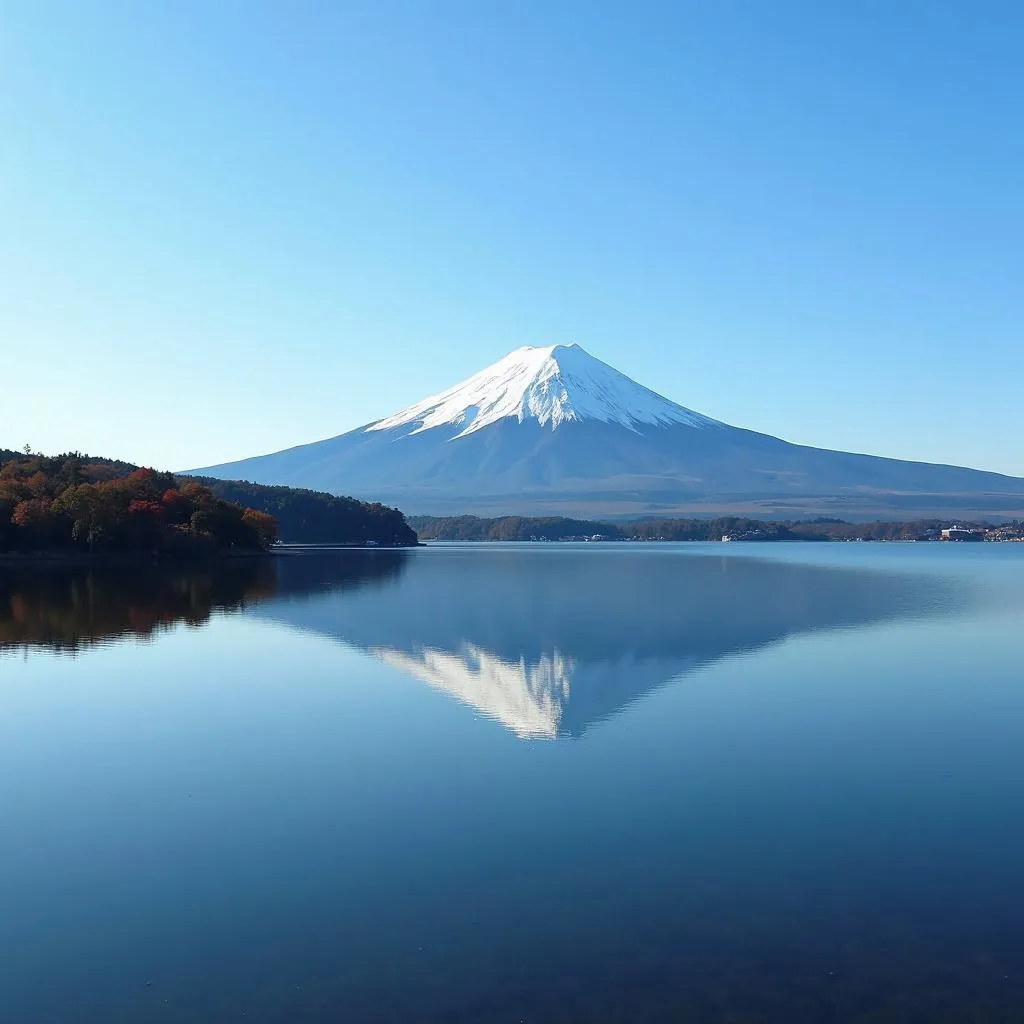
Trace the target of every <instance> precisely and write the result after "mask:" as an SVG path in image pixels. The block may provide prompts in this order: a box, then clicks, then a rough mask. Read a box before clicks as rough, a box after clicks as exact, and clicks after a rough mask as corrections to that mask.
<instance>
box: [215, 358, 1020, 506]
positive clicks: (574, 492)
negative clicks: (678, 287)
mask: <svg viewBox="0 0 1024 1024" xmlns="http://www.w3.org/2000/svg"><path fill="white" fill-rule="evenodd" d="M195 472H198V473H202V474H203V475H206V476H213V477H223V478H226V477H231V478H235V479H238V478H242V479H247V480H253V481H255V482H259V483H275V484H287V485H290V486H298V487H311V488H316V489H320V490H327V491H334V492H344V493H349V494H356V495H358V496H359V497H366V498H374V499H377V500H382V501H388V502H392V503H395V504H399V505H401V506H402V507H403V508H405V509H406V510H407V511H409V512H417V513H431V512H435V513H440V512H447V511H454V510H461V511H488V510H500V511H503V512H534V513H536V512H540V511H545V512H556V511H557V512H560V513H564V514H591V515H614V514H622V515H626V514H636V513H637V512H643V511H657V512H662V513H665V512H674V511H678V512H683V511H691V512H701V511H706V512H727V511H736V512H740V511H750V512H757V513H760V514H765V513H768V512H772V511H781V512H786V513H789V514H798V513H800V512H802V511H806V512H807V513H817V512H822V511H829V512H835V511H842V512H843V513H844V514H847V515H850V514H853V515H856V514H858V512H863V514H865V515H868V514H879V513H893V514H895V513H900V514H903V513H906V512H908V511H911V510H913V511H915V512H920V513H924V512H932V513H939V512H942V511H946V512H949V511H951V510H958V511H959V510H962V512H963V514H967V513H968V512H970V513H973V514H1011V513H1013V514H1019V513H1020V512H1021V511H1024V480H1021V479H1018V478H1014V477H1007V476H1002V475H1001V474H998V473H986V472H981V471H978V470H971V469H963V468H959V467H954V466H939V465H931V464H927V463H916V462H904V461H899V460H895V459H885V458H879V457H875V456H868V455H854V454H849V453H846V452H834V451H828V450H825V449H819V448H811V447H806V446H803V445H795V444H791V443H789V442H786V441H782V440H780V439H779V438H776V437H772V436H770V435H767V434H760V433H757V432H755V431H751V430H744V429H741V428H738V427H732V426H729V425H728V424H725V423H721V422H719V421H718V420H714V419H711V418H710V417H707V416H703V415H701V414H700V413H698V412H694V411H693V410H690V409H686V408H684V407H683V406H680V405H677V404H676V403H674V402H671V401H669V400H668V399H667V398H664V397H662V396H661V395H658V394H656V393H655V392H653V391H651V390H649V389H648V388H645V387H643V386H642V385H640V384H637V383H636V382H635V381H632V380H631V379H630V378H628V377H626V376H625V375H624V374H622V373H620V372H619V371H618V370H615V369H614V368H613V367H611V366H608V365H607V364H606V363H603V362H601V361H600V360H598V359H595V358H594V357H593V356H591V355H589V354H588V353H586V352H585V351H584V350H583V349H582V348H580V347H579V346H578V345H555V346H548V347H543V348H525V349H519V350H517V351H515V352H513V353H511V354H509V355H508V356H506V357H505V358H504V359H501V360H499V361H498V362H497V363H495V364H494V365H493V366H490V367H488V368H486V369H484V370H482V371H481V372H479V373H477V374H474V375H473V376H472V377H470V378H469V379H468V380H466V381H463V382H462V383H461V384H458V385H456V386H455V387H453V388H450V389H448V390H447V391H445V392H442V393H441V394H439V395H435V396H432V397H430V398H427V399H425V400H424V401H422V402H418V403H416V404H415V405H412V406H409V407H408V408H406V409H403V410H401V411H399V412H397V413H395V414H394V415H391V416H388V417H385V418H384V419H380V420H376V421H375V422H373V423H370V424H368V425H366V426H363V427H359V428H357V429H356V430H352V431H349V432H348V433H346V434H342V435H340V436H338V437H334V438H330V439H328V440H326V441H319V442H316V443H314V444H308V445H302V446H300V447H297V448H291V449H288V450H286V451H282V452H277V453H275V454H272V455H265V456H260V457H257V458H252V459H246V460H243V461H241V462H234V463H228V464H225V465H220V466H212V467H207V468H205V469H202V470H197V471H195Z"/></svg>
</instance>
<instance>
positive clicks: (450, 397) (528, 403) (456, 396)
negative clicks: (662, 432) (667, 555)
mask: <svg viewBox="0 0 1024 1024" xmlns="http://www.w3.org/2000/svg"><path fill="white" fill-rule="evenodd" d="M512 417H514V418H515V419H517V420H518V421H519V422H520V423H523V422H524V421H526V420H536V421H537V422H538V423H540V425H541V426H547V425H548V424H550V425H551V428H552V429H555V428H557V427H558V426H559V425H560V424H562V423H566V422H569V421H577V422H579V421H583V420H597V421H600V422H604V423H617V424H619V425H621V426H624V427H627V428H629V429H630V430H635V429H636V425H637V424H651V425H667V424H670V423H682V424H685V425H686V426H688V427H697V428H703V427H711V426H721V424H720V423H718V421H717V420H713V419H711V418H709V417H707V416H702V415H701V414H700V413H697V412H693V411H692V410H690V409H684V408H683V407H682V406H681V405H676V403H675V402H670V401H669V400H668V399H667V398H663V397H662V396H661V395H659V394H656V393H655V392H654V391H651V390H650V389H648V388H645V387H643V386H642V385H640V384H637V383H636V381H634V380H630V378H629V377H627V376H626V375H625V374H624V373H620V372H619V371H618V370H616V369H614V368H613V367H611V366H609V365H608V364H607V363H603V362H601V360H600V359H595V358H594V357H593V356H592V355H590V354H589V353H588V352H585V351H584V350H583V349H582V348H580V346H579V345H576V344H572V345H548V346H545V347H533V346H526V347H525V348H520V349H516V351H515V352H510V353H509V354H508V355H507V356H505V358H504V359H499V360H498V362H496V363H494V364H493V365H492V366H488V367H487V368H486V369H484V370H481V371H480V372H479V373H475V374H473V376H472V377H470V378H469V379H468V380H464V381H463V382H462V383H461V384H456V385H455V387H452V388H449V389H448V390H447V391H444V392H442V393H441V394H439V395H433V396H431V397H430V398H425V399H424V400H423V401H422V402H417V403H416V404H415V405H410V406H409V407H408V408H406V409H402V410H401V411H400V412H397V413H395V414H394V415H393V416H388V417H386V418H385V419H382V420H378V421H377V422H376V423H371V424H370V426H368V427H367V428H366V429H367V430H368V431H371V430H393V429H395V428H399V427H408V426H412V427H413V430H411V431H409V433H413V434H417V433H420V432H421V431H424V430H430V429H432V428H434V427H443V426H461V427H462V429H461V430H460V431H459V433H458V434H456V435H455V436H456V437H465V436H466V435H467V434H472V433H474V432H475V431H477V430H482V429H483V428H484V427H488V426H490V425H491V424H493V423H497V422H498V421H499V420H503V419H507V418H512Z"/></svg>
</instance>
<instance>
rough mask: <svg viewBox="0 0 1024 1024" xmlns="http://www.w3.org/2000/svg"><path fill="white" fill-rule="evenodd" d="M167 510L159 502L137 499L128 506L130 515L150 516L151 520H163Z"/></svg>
mask: <svg viewBox="0 0 1024 1024" xmlns="http://www.w3.org/2000/svg"><path fill="white" fill-rule="evenodd" d="M164 512H165V509H164V507H163V505H161V504H160V502H158V501H146V500H145V499H140V498H136V499H135V500H134V501H132V502H130V503H129V505H128V515H130V516H149V518H151V519H162V518H163V516H164Z"/></svg>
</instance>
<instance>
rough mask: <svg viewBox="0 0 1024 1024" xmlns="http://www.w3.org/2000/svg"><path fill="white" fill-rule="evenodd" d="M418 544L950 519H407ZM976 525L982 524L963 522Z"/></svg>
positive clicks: (737, 534) (782, 534)
mask: <svg viewBox="0 0 1024 1024" xmlns="http://www.w3.org/2000/svg"><path fill="white" fill-rule="evenodd" d="M409 524H410V525H411V526H412V528H413V529H414V530H416V532H417V534H418V535H419V538H420V540H463V541H501V540H513V541H528V540H567V539H571V538H590V537H601V538H603V539H606V540H668V541H683V540H692V541H708V540H722V538H723V537H729V538H730V539H732V540H758V541H783V540H799V541H851V540H927V539H931V538H933V537H936V536H938V534H939V532H940V531H941V530H942V529H944V528H946V527H949V526H952V525H953V521H952V520H939V519H920V520H915V521H913V522H907V523H890V522H875V523H847V522H843V521H842V520H840V519H825V518H821V519H813V520H807V521H797V522H774V521H771V520H761V519H746V518H742V517H739V516H723V517H720V518H718V519H658V520H646V519H644V520H636V521H634V522H619V523H603V522H599V521H597V520H587V519H566V518H562V517H559V516H549V517H540V518H533V517H527V516H502V517H499V518H495V519H484V518H480V517H478V516H449V517H434V516H410V517H409ZM963 525H975V526H979V527H980V526H981V525H982V524H963Z"/></svg>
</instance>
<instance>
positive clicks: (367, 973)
mask: <svg viewBox="0 0 1024 1024" xmlns="http://www.w3.org/2000/svg"><path fill="white" fill-rule="evenodd" d="M1022 626H1024V546H1019V547H1014V546H1011V545H984V546H982V545H976V546H950V545H852V544H851V545H794V546H789V545H774V546H763V547H762V546H758V545H729V546H722V545H708V546H703V545H679V546H676V545H663V544H657V545H654V544H651V545H604V544H592V545H580V546H573V545H564V546H563V545H540V546H531V545H514V546H508V547H504V546H481V547H471V546H467V547H461V546H452V547H434V548H429V549H425V550H417V551H412V552H391V551H372V552H335V553H323V554H319V555H309V554H307V555H302V556H297V557H294V558H281V559H278V560H274V561H273V563H260V562H257V563H251V564H240V565H234V566H231V567H227V568H219V569H205V570H200V571H196V570H186V569H176V570H160V571H158V570H148V571H145V572H142V571H133V572H132V573H130V574H125V573H124V572H123V571H121V572H115V571H112V570H111V571H106V572H100V571H89V572H87V571H84V570H56V569H51V570H46V571H43V570H38V569H37V570H31V571H30V570H25V569H21V570H17V571H14V570H10V569H0V780H2V782H0V907H2V908H3V914H2V915H0V953H2V955H0V992H2V993H3V1000H4V1008H5V1013H6V1014H7V1018H8V1019H11V1020H14V1021H18V1022H24V1024H34V1022H36V1021H40V1022H42V1021H53V1022H61V1024H64V1022H69V1024H78V1022H90V1024H91V1022H114V1024H120V1022H129V1021H131V1022H137V1021H155V1022H164V1021H166V1022H178V1021H181V1022H184V1021H188V1022H198V1021H204V1022H205V1021H231V1020H239V1021H242V1020H244V1021H264V1022H271V1021H325V1022H326V1021H336V1020H352V1021H394V1020H409V1021H419V1020H422V1021H481V1020H494V1021H563V1020H580V1021H591V1020H592V1021H645V1020H651V1021H661V1020H665V1021H678V1020H700V1021H723V1022H725V1021H787V1022H788V1021H794V1020H814V1021H818V1020H820V1021H915V1020H919V1021H936V1020H949V1021H963V1020H978V1021H1003V1020H1005V1021H1019V1020H1021V1019H1024V923H1022V917H1024V915H1022V893H1024V826H1022V822H1021V815H1020V813H1019V810H1018V805H1019V794H1020V793H1021V791H1022V789H1021V787H1022V783H1024V744H1022V742H1021V741H1022V739H1024V693H1022V683H1024V672H1022V670H1021V669H1022V665H1024V629H1022Z"/></svg>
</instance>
